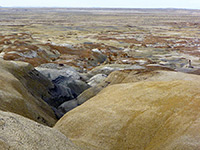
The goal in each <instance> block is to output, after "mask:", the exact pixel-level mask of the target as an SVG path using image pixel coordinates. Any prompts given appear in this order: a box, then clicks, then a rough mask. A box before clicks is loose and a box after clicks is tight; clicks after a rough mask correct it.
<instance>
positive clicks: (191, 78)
mask: <svg viewBox="0 0 200 150" xmlns="http://www.w3.org/2000/svg"><path fill="white" fill-rule="evenodd" d="M115 74H116V73H115ZM118 74H119V73H118ZM122 74H125V73H122ZM118 76H119V75H118ZM120 76H121V77H122V78H123V79H122V80H121V81H120V82H123V84H122V83H121V84H115V85H112V86H108V87H107V88H105V89H103V91H101V92H100V93H99V94H97V95H96V96H95V97H93V98H91V99H90V100H88V101H87V102H85V103H84V104H82V105H81V106H79V107H77V108H76V109H74V110H72V111H70V112H68V113H67V114H65V116H64V117H62V118H61V119H60V120H59V121H58V122H57V123H56V125H55V127H54V128H56V129H58V130H60V131H61V132H62V133H64V134H65V135H66V136H68V137H69V138H70V139H71V140H72V141H73V142H74V143H75V144H77V145H78V146H80V147H82V148H83V149H85V150H89V149H91V150H99V149H105V150H124V149H135V150H141V149H145V150H171V149H182V150H183V149H199V147H200V145H199V142H198V141H199V140H200V136H199V135H198V131H199V130H200V128H199V126H200V123H199V116H200V113H199V112H200V111H199V105H200V103H199V101H200V93H199V91H200V77H199V76H197V75H190V74H185V73H179V72H171V71H170V72H169V71H153V72H148V73H144V72H143V73H142V74H141V76H139V75H138V74H137V73H136V74H135V75H134V73H132V74H131V73H130V72H129V73H126V75H125V76H123V75H120ZM131 76H132V77H131ZM130 77H131V78H130ZM134 77H135V78H134ZM144 80H145V81H144ZM126 82H132V83H126Z"/></svg>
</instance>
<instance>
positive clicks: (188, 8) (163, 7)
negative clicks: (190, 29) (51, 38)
mask: <svg viewBox="0 0 200 150" xmlns="http://www.w3.org/2000/svg"><path fill="white" fill-rule="evenodd" d="M0 8H87V9H99V8H100V9H187V10H190V9H192V10H200V9H197V8H177V7H146V8H145V7H61V6H0Z"/></svg>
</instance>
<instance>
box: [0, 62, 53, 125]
mask: <svg viewBox="0 0 200 150" xmlns="http://www.w3.org/2000/svg"><path fill="white" fill-rule="evenodd" d="M0 63H1V65H0V85H1V86H0V103H1V105H0V110H4V111H10V112H14V113H17V114H20V115H22V116H25V117H28V118H30V119H33V120H35V121H37V122H39V123H42V124H46V125H49V126H52V125H54V124H55V122H56V119H55V115H54V113H53V111H52V110H51V108H50V107H49V106H48V104H47V103H45V102H44V101H43V100H42V99H41V98H48V97H50V95H49V93H48V88H51V87H53V85H52V84H51V83H50V81H48V80H47V79H46V78H45V77H43V76H42V75H41V74H40V73H39V72H37V71H36V70H34V68H33V67H32V66H31V65H29V64H28V63H24V62H13V61H4V60H0Z"/></svg>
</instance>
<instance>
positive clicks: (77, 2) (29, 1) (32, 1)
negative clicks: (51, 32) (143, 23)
mask: <svg viewBox="0 0 200 150" xmlns="http://www.w3.org/2000/svg"><path fill="white" fill-rule="evenodd" d="M0 6H4V7H13V6H14V7H118V8H124V7H127V8H192V9H200V0H0Z"/></svg>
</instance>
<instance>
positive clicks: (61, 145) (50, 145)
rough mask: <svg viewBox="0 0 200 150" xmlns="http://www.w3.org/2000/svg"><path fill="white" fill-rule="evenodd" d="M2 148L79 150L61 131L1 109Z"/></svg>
mask: <svg viewBox="0 0 200 150" xmlns="http://www.w3.org/2000/svg"><path fill="white" fill-rule="evenodd" d="M0 135H1V136H0V149H1V150H11V149H12V150H25V149H31V150H38V149H40V150H56V149H59V150H79V148H77V147H76V146H75V145H74V144H73V143H72V142H71V141H70V140H69V139H68V138H66V137H65V136H64V135H63V134H62V133H60V132H59V131H57V130H55V129H52V128H49V127H47V126H44V125H41V124H39V123H36V122H34V121H32V120H29V119H27V118H24V117H22V116H19V115H16V114H14V113H10V112H3V111H0Z"/></svg>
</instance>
